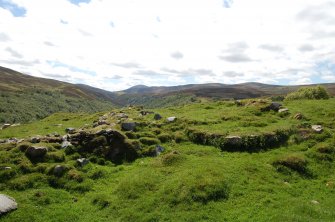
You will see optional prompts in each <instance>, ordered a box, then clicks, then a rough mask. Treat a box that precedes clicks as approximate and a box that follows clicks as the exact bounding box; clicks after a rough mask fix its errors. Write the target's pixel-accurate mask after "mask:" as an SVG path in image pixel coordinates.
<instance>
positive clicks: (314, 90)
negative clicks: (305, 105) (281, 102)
mask: <svg viewBox="0 0 335 222" xmlns="http://www.w3.org/2000/svg"><path fill="white" fill-rule="evenodd" d="M329 98H330V96H329V93H328V92H327V90H326V89H325V88H324V87H322V86H315V87H302V88H300V89H298V90H297V91H296V92H292V93H289V94H288V95H287V96H286V97H285V100H300V99H329Z"/></svg>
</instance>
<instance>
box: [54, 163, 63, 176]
mask: <svg viewBox="0 0 335 222" xmlns="http://www.w3.org/2000/svg"><path fill="white" fill-rule="evenodd" d="M65 170H66V167H65V166H62V165H57V166H55V168H54V175H55V176H58V177H59V176H62V175H63V173H64V172H65Z"/></svg>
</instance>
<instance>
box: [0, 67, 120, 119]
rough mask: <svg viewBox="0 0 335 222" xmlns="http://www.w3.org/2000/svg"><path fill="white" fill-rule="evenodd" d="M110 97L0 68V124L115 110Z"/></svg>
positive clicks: (94, 91) (91, 88)
mask: <svg viewBox="0 0 335 222" xmlns="http://www.w3.org/2000/svg"><path fill="white" fill-rule="evenodd" d="M112 94H113V93H111V92H107V91H104V90H100V89H95V88H93V87H89V86H83V85H73V84H69V83H65V82H60V81H56V80H50V79H42V78H36V77H32V76H28V75H23V74H21V73H18V72H15V71H13V70H10V69H6V68H3V67H0V123H25V122H29V121H33V120H37V119H41V118H45V117H47V116H49V115H50V114H52V113H56V112H91V113H93V112H98V111H105V110H108V109H110V108H112V107H115V105H114V104H113V103H112V102H111V101H110V100H111V99H110V97H112Z"/></svg>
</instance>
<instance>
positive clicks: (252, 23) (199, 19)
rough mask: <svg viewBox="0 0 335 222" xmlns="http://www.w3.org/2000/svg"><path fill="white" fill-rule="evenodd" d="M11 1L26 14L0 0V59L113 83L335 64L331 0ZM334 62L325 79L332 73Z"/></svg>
mask: <svg viewBox="0 0 335 222" xmlns="http://www.w3.org/2000/svg"><path fill="white" fill-rule="evenodd" d="M11 1H12V2H14V3H15V4H16V5H18V6H20V7H23V8H25V9H26V14H25V16H24V17H14V16H13V14H12V13H11V12H9V11H8V10H6V9H3V8H1V7H0V27H1V33H0V50H1V51H2V52H3V53H1V55H0V65H2V66H6V67H9V68H13V69H16V70H18V71H22V72H25V73H29V74H32V75H35V76H44V77H48V78H57V79H59V80H63V81H70V82H73V83H84V84H89V85H92V86H95V87H100V88H104V89H107V90H119V89H124V88H126V87H129V86H131V85H133V84H146V85H174V84H185V83H202V82H213V81H217V82H221V83H239V82H246V81H260V82H264V83H277V84H293V83H308V82H312V80H313V79H314V78H313V77H315V76H318V75H319V72H318V70H317V69H318V64H319V63H322V62H323V61H328V62H333V63H335V53H334V51H335V45H334V42H335V27H334V25H333V24H334V22H333V21H335V5H334V4H333V3H332V2H331V1H327V0H294V1H289V0H283V1H268V0H253V1H250V0H234V1H231V0H229V1H228V0H227V1H223V0H206V1H203V0H192V1H191V0H184V1H179V0H170V1H164V0H141V1H132V0H123V1H117V0H91V1H90V2H88V1H86V2H88V3H80V4H78V5H75V4H72V3H71V2H69V1H68V0H49V1H45V0H34V1H26V0H11ZM316 18H317V19H316ZM321 39H322V41H320V40H321ZM50 61H57V62H59V63H62V64H66V65H67V66H66V67H54V66H52V64H51V63H50ZM71 67H72V68H71ZM329 67H330V68H328V70H323V72H327V74H326V75H324V76H323V80H325V81H332V80H333V79H334V76H335V73H334V72H335V70H332V67H334V66H329ZM164 70H165V71H164ZM166 70H170V71H171V70H175V72H168V71H166ZM205 71H206V72H205ZM89 73H94V75H93V74H92V75H90V74H89ZM301 73H307V74H308V75H307V76H306V75H304V74H301Z"/></svg>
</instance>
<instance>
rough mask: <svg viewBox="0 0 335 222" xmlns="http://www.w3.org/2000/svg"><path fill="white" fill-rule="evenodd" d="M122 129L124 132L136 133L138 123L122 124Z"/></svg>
mask: <svg viewBox="0 0 335 222" xmlns="http://www.w3.org/2000/svg"><path fill="white" fill-rule="evenodd" d="M121 128H122V130H124V131H134V130H135V128H136V123H134V122H127V123H121Z"/></svg>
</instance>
